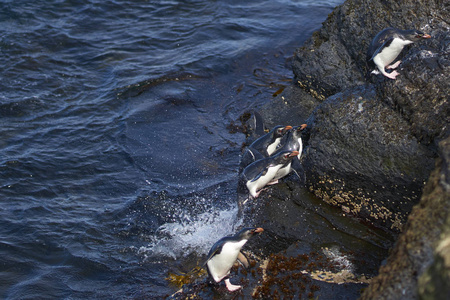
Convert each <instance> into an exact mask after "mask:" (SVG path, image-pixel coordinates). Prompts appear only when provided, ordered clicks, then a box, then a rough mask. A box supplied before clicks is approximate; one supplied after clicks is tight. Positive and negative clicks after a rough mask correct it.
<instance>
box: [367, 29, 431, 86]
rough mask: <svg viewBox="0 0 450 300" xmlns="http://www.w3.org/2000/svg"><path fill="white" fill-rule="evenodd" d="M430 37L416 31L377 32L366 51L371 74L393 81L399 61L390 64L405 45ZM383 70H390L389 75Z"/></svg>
mask: <svg viewBox="0 0 450 300" xmlns="http://www.w3.org/2000/svg"><path fill="white" fill-rule="evenodd" d="M429 38H431V36H430V35H428V34H424V33H423V32H421V31H418V30H414V29H412V30H400V29H397V28H386V29H384V30H382V31H381V32H379V33H378V34H377V35H376V36H375V38H374V39H373V41H372V43H371V44H370V46H369V49H368V51H367V62H368V64H369V67H370V68H374V67H375V66H376V68H378V70H376V69H375V70H373V71H372V72H371V74H379V73H381V74H383V75H384V76H386V77H388V78H391V79H395V77H397V76H398V75H399V73H398V72H397V71H395V69H396V68H397V67H398V65H399V64H400V62H401V61H397V62H396V63H394V64H392V65H391V63H392V62H393V61H395V59H396V58H397V57H398V55H399V54H400V52H402V50H403V48H404V47H405V46H406V45H409V44H412V43H414V42H416V41H419V40H421V39H429ZM385 69H392V70H394V71H392V72H391V73H388V72H386V70H385Z"/></svg>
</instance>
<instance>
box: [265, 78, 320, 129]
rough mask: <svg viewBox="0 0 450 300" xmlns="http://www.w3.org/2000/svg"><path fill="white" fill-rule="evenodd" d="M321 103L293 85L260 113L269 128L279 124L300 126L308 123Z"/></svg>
mask: <svg viewBox="0 0 450 300" xmlns="http://www.w3.org/2000/svg"><path fill="white" fill-rule="evenodd" d="M320 102H321V101H319V100H317V99H316V98H314V97H312V96H311V95H310V94H308V93H307V92H305V91H304V90H302V89H301V88H299V87H298V86H295V85H291V86H288V87H286V88H285V89H284V91H283V92H282V93H281V94H280V95H278V96H277V97H275V98H273V100H272V101H271V102H269V103H268V104H266V105H265V106H263V107H262V108H261V109H260V110H259V113H260V114H261V116H262V118H263V119H264V123H265V125H266V127H267V128H272V127H273V126H275V125H278V124H280V125H291V126H299V125H301V124H304V123H306V120H307V119H308V118H309V116H310V115H311V113H312V112H313V110H314V108H315V107H316V106H317V105H318V104H319V103H320Z"/></svg>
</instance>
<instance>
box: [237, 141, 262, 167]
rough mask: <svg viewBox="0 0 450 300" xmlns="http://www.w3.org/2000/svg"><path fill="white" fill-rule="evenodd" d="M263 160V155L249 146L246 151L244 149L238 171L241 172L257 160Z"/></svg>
mask: <svg viewBox="0 0 450 300" xmlns="http://www.w3.org/2000/svg"><path fill="white" fill-rule="evenodd" d="M263 158H264V155H262V154H261V153H260V152H259V151H258V150H256V149H254V148H253V147H251V146H249V147H247V149H245V152H244V154H243V155H242V158H241V162H240V165H239V168H240V170H243V169H245V168H246V167H247V166H248V165H250V164H251V163H253V162H255V161H257V160H260V159H263Z"/></svg>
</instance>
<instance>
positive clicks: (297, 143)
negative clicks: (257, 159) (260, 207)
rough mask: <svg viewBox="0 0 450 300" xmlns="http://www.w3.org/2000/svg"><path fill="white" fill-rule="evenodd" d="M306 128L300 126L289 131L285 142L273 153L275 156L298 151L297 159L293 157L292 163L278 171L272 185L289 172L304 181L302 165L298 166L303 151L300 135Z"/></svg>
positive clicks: (304, 125)
mask: <svg viewBox="0 0 450 300" xmlns="http://www.w3.org/2000/svg"><path fill="white" fill-rule="evenodd" d="M306 127H307V125H306V124H302V125H300V126H295V127H294V128H293V129H291V130H290V131H289V132H288V134H286V141H285V142H284V144H283V146H282V147H280V148H278V150H277V151H276V152H275V153H274V155H275V154H277V153H279V152H282V151H298V155H297V157H294V158H293V159H292V161H290V162H289V163H287V164H286V165H285V166H283V167H282V168H280V169H279V170H278V172H277V174H276V175H275V177H274V178H273V180H272V182H273V183H277V181H278V179H281V178H283V177H285V176H286V175H288V174H289V173H291V171H294V172H295V173H296V174H297V176H298V177H299V178H300V180H301V181H304V171H303V167H302V165H301V164H300V157H301V155H302V151H303V142H302V133H303V131H304V130H305V128H306Z"/></svg>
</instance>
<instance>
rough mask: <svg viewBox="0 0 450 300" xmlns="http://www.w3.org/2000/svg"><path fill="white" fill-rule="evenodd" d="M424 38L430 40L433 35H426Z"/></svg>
mask: <svg viewBox="0 0 450 300" xmlns="http://www.w3.org/2000/svg"><path fill="white" fill-rule="evenodd" d="M422 38H424V39H430V38H431V35H429V34H424V35H423V36H422Z"/></svg>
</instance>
